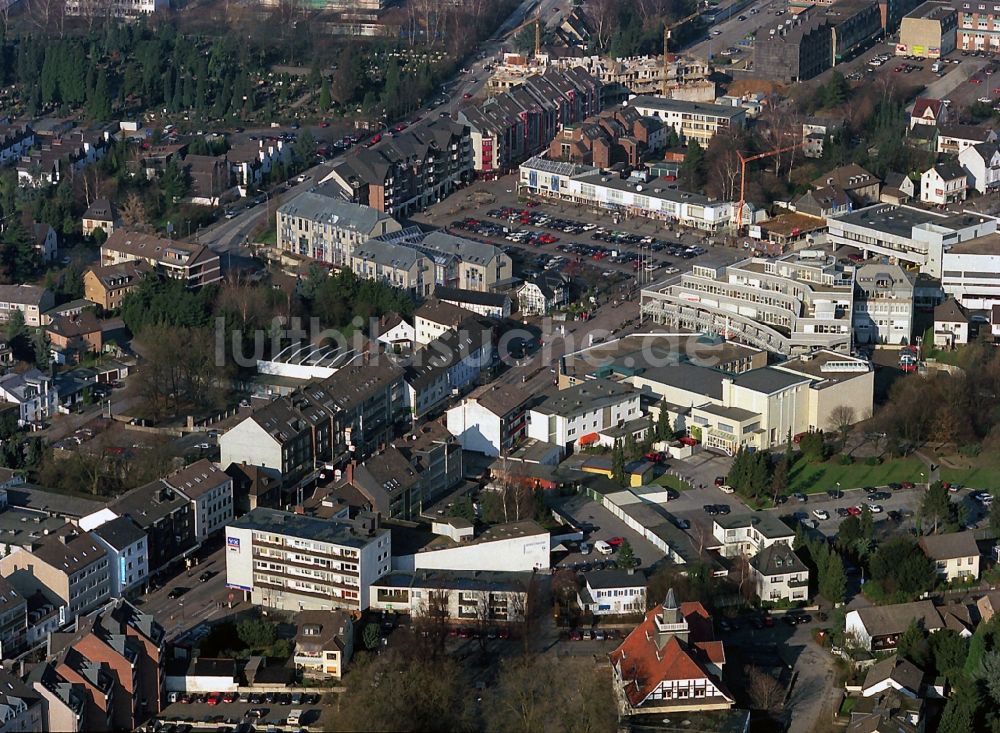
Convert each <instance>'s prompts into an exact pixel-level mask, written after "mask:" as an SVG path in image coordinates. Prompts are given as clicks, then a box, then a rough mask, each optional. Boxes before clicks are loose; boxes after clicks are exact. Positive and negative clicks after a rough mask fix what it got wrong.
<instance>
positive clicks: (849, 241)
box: [827, 204, 997, 278]
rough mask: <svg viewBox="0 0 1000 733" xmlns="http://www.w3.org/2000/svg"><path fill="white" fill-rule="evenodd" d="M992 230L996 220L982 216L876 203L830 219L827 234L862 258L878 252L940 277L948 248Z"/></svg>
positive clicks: (994, 228)
mask: <svg viewBox="0 0 1000 733" xmlns="http://www.w3.org/2000/svg"><path fill="white" fill-rule="evenodd" d="M996 231H997V222H996V219H993V218H992V217H988V216H983V215H981V214H975V213H971V212H962V213H959V214H955V213H950V212H944V213H942V212H935V211H927V210H925V209H916V208H913V207H911V206H896V205H894V204H876V205H875V206H868V207H866V208H864V209H858V210H856V211H852V212H851V213H849V214H843V215H841V216H836V217H833V218H831V219H830V220H829V230H828V233H827V236H828V239H829V241H830V243H831V244H832V245H833V247H835V248H836V247H840V246H842V245H847V246H850V247H854V248H856V249H858V250H860V251H861V253H862V255H863V256H864V257H865V259H867V258H869V257H872V256H878V255H882V256H885V257H888V258H890V262H895V263H897V264H900V265H903V266H904V267H906V266H907V265H912V266H915V267H916V268H918V269H919V270H920V272H922V273H924V274H927V275H930V276H931V277H936V278H940V277H941V275H942V265H943V259H944V253H945V251H946V249H952V248H954V247H955V246H956V245H958V244H961V243H962V242H967V241H969V240H972V239H978V238H981V237H984V236H986V235H989V234H994V233H995V232H996Z"/></svg>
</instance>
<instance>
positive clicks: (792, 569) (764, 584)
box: [750, 542, 809, 603]
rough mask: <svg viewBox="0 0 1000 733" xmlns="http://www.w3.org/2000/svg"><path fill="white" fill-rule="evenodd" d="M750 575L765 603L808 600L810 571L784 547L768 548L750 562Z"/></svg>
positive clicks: (779, 545)
mask: <svg viewBox="0 0 1000 733" xmlns="http://www.w3.org/2000/svg"><path fill="white" fill-rule="evenodd" d="M750 575H751V577H752V578H753V581H754V584H755V587H756V591H757V597H758V598H760V599H761V600H762V601H779V600H788V601H792V602H793V603H797V602H801V601H805V600H808V598H809V568H808V567H806V564H805V563H804V562H802V560H801V559H799V556H798V555H796V554H795V551H794V550H793V549H792V548H791V547H789V546H788V545H786V544H784V543H780V542H778V543H775V544H773V545H768V546H767V547H765V548H764V549H762V550H761V551H760V552H758V553H757V554H756V555H754V556H753V557H752V558H750Z"/></svg>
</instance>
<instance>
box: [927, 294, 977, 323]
mask: <svg viewBox="0 0 1000 733" xmlns="http://www.w3.org/2000/svg"><path fill="white" fill-rule="evenodd" d="M934 322H935V323H968V322H969V317H968V316H967V315H966V314H965V309H964V308H962V306H960V305H959V304H958V302H957V301H956V300H955V299H954V298H948V299H947V300H946V301H944V302H943V303H941V304H940V305H938V306H936V307H935V308H934Z"/></svg>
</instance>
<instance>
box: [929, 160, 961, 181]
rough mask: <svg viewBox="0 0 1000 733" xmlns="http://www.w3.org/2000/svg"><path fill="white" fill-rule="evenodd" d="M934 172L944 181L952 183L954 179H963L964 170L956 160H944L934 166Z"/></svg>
mask: <svg viewBox="0 0 1000 733" xmlns="http://www.w3.org/2000/svg"><path fill="white" fill-rule="evenodd" d="M934 170H935V171H937V174H938V175H939V176H941V178H942V179H943V180H945V181H952V180H954V179H956V178H965V177H966V173H965V169H964V168H962V166H961V165H960V164H959V162H958V161H957V160H945V161H942V162H941V163H937V164H936V165H935V166H934Z"/></svg>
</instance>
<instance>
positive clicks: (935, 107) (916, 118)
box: [910, 97, 948, 130]
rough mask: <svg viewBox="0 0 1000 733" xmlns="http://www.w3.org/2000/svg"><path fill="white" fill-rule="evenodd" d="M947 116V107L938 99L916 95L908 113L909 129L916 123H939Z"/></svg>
mask: <svg viewBox="0 0 1000 733" xmlns="http://www.w3.org/2000/svg"><path fill="white" fill-rule="evenodd" d="M947 118H948V108H947V107H946V106H945V105H944V103H943V102H942V101H941V100H940V99H931V98H929V97H917V100H916V101H915V102H914V103H913V111H912V112H911V113H910V129H911V130H912V129H913V128H914V126H916V125H941V124H943V123H944V122H945V121H946V120H947Z"/></svg>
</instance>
